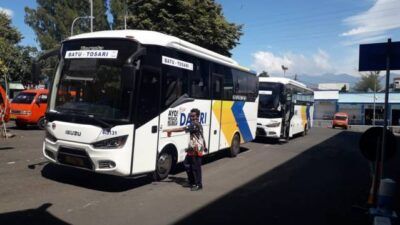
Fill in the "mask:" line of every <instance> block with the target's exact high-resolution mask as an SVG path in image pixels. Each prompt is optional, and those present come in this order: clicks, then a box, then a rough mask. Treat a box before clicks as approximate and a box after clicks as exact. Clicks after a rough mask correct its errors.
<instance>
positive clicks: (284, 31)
mask: <svg viewBox="0 0 400 225" xmlns="http://www.w3.org/2000/svg"><path fill="white" fill-rule="evenodd" d="M216 2H218V3H219V4H221V5H222V8H223V13H224V16H225V17H226V19H227V20H228V21H229V22H233V23H236V24H243V33H244V34H243V36H242V37H241V38H240V41H239V42H240V44H238V45H237V46H236V47H235V48H234V49H233V50H232V51H231V52H232V53H233V55H232V58H233V59H235V60H236V61H237V62H238V63H239V64H241V65H243V66H246V67H248V68H250V69H252V70H255V71H257V72H261V71H267V72H268V73H269V74H271V75H274V76H282V75H283V71H282V67H281V66H282V65H284V66H285V67H288V68H289V69H288V70H287V71H286V74H289V75H293V74H307V75H312V76H321V75H324V74H341V73H347V74H350V75H353V76H359V73H358V72H357V67H358V51H359V45H360V44H365V43H376V42H386V41H387V39H388V38H392V41H400V13H399V12H400V0H303V1H300V0H279V1H277V0H216ZM26 6H28V7H30V8H35V7H36V1H34V0H1V1H0V10H2V11H5V12H6V13H8V14H9V15H10V16H11V18H12V23H13V25H14V26H15V27H17V28H18V30H20V31H21V33H22V34H23V36H24V39H23V40H22V42H21V44H22V45H32V46H38V44H37V43H36V41H35V34H34V32H33V30H32V29H31V28H30V27H29V26H27V25H26V24H25V23H24V15H25V13H24V7H26Z"/></svg>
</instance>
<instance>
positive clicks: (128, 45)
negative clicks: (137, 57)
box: [52, 40, 136, 121]
mask: <svg viewBox="0 0 400 225" xmlns="http://www.w3.org/2000/svg"><path fill="white" fill-rule="evenodd" d="M87 46H89V47H87ZM90 46H93V47H90ZM81 49H89V51H88V53H85V52H84V51H82V50H81ZM91 49H94V50H91ZM98 49H101V50H98ZM135 51H136V44H135V43H134V42H132V41H124V40H114V41H111V40H107V41H106V40H90V41H89V42H88V41H85V40H80V41H79V42H77V41H76V42H72V43H68V42H67V43H66V44H64V46H63V56H64V57H65V59H64V63H63V67H62V72H61V76H60V81H59V84H58V87H56V88H57V90H56V93H55V94H56V99H55V105H54V107H53V109H52V110H53V111H56V112H59V113H67V114H76V115H79V116H89V117H96V118H100V119H105V120H117V121H118V120H121V121H126V120H128V119H129V108H130V104H131V100H130V99H131V95H132V93H133V82H132V81H133V78H132V77H126V76H133V74H124V73H123V72H122V68H123V65H124V63H125V61H126V59H127V58H128V57H129V56H130V55H132V54H133V53H134V52H135ZM79 53H81V54H87V55H86V56H85V57H83V58H79V55H78V54H79ZM111 53H112V54H113V55H111V56H108V57H104V55H107V54H111ZM67 54H73V55H72V56H73V57H66V55H67ZM90 54H92V55H90ZM93 54H94V57H91V56H93ZM77 55H78V56H77ZM75 56H76V57H75ZM97 56H99V57H98V58H97ZM127 81H128V82H127Z"/></svg>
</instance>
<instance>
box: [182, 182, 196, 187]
mask: <svg viewBox="0 0 400 225" xmlns="http://www.w3.org/2000/svg"><path fill="white" fill-rule="evenodd" d="M193 186H194V185H193V184H191V183H189V182H185V183H183V184H182V187H184V188H191V187H193Z"/></svg>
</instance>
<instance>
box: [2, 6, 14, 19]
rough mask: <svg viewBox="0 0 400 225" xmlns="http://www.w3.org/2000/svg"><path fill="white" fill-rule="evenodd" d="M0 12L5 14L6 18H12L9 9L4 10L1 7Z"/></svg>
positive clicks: (11, 12)
mask: <svg viewBox="0 0 400 225" xmlns="http://www.w3.org/2000/svg"><path fill="white" fill-rule="evenodd" d="M0 12H3V13H5V14H6V15H7V16H9V17H10V18H11V17H12V16H13V14H14V12H13V11H12V10H11V9H6V8H3V7H0Z"/></svg>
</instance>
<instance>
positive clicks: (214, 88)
mask: <svg viewBox="0 0 400 225" xmlns="http://www.w3.org/2000/svg"><path fill="white" fill-rule="evenodd" d="M211 82H212V84H211V97H212V99H213V100H212V102H211V105H212V106H211V108H212V109H211V111H212V112H211V115H212V116H211V124H210V137H209V142H208V143H210V144H209V152H210V153H211V152H215V151H218V150H219V142H220V136H221V112H222V100H221V99H222V91H223V76H222V75H219V74H212V78H211Z"/></svg>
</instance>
